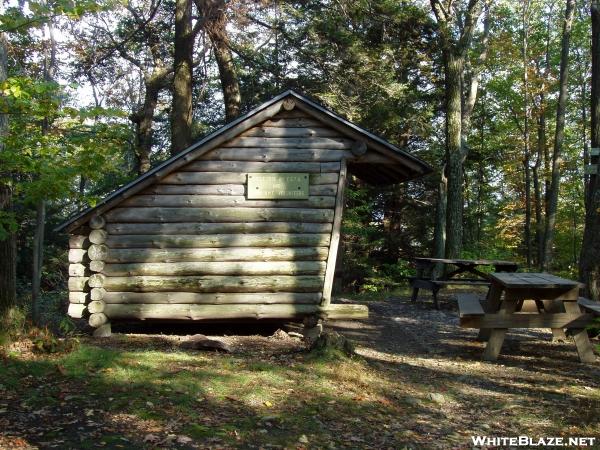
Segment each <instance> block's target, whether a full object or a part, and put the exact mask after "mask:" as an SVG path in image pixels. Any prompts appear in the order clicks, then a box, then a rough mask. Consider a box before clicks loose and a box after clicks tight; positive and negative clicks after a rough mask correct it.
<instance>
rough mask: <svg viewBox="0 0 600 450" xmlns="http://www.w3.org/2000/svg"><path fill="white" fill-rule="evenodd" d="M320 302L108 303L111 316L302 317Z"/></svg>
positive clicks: (107, 311)
mask: <svg viewBox="0 0 600 450" xmlns="http://www.w3.org/2000/svg"><path fill="white" fill-rule="evenodd" d="M317 310H318V307H317V306H316V305H190V304H170V305H160V304H152V305H146V304H136V305H123V304H121V305H119V304H107V305H106V309H105V313H106V315H107V316H108V317H110V318H111V319H142V320H143V319H171V320H218V319H257V320H260V319H301V318H303V317H305V316H307V315H310V314H314V313H315V312H316V311H317Z"/></svg>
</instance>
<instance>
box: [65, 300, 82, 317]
mask: <svg viewBox="0 0 600 450" xmlns="http://www.w3.org/2000/svg"><path fill="white" fill-rule="evenodd" d="M84 313H85V305H84V304H81V303H69V308H68V309H67V314H68V315H69V317H72V318H73V319H81V318H82V317H83V314H84Z"/></svg>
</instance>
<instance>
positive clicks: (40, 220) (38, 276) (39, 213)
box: [31, 20, 56, 325]
mask: <svg viewBox="0 0 600 450" xmlns="http://www.w3.org/2000/svg"><path fill="white" fill-rule="evenodd" d="M47 27H48V36H49V40H50V43H49V44H50V45H49V47H50V48H49V52H50V53H49V54H46V55H45V61H44V80H45V81H47V82H49V81H53V80H54V75H55V71H56V40H55V39H54V25H53V23H52V20H50V21H49V22H48V24H47ZM50 125H51V123H50V120H49V119H48V118H47V117H45V118H44V119H43V120H42V135H46V134H48V133H49V132H50ZM45 228H46V200H45V198H43V197H42V198H40V199H38V201H37V204H36V227H35V234H34V237H33V261H32V265H33V266H32V270H31V314H32V319H33V323H34V324H36V325H39V318H40V317H39V296H40V287H41V281H42V267H43V265H44V230H45Z"/></svg>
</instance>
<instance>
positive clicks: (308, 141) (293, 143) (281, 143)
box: [223, 136, 354, 150]
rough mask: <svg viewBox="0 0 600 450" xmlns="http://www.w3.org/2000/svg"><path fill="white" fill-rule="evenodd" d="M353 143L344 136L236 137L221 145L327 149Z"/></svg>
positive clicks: (345, 147)
mask: <svg viewBox="0 0 600 450" xmlns="http://www.w3.org/2000/svg"><path fill="white" fill-rule="evenodd" d="M353 143H354V141H353V140H351V139H344V138H325V137H323V138H276V137H273V138H268V137H243V136H242V137H237V138H234V139H232V140H230V141H228V142H225V143H224V144H223V147H259V148H264V147H267V148H323V149H328V150H336V149H350V148H352V144H353Z"/></svg>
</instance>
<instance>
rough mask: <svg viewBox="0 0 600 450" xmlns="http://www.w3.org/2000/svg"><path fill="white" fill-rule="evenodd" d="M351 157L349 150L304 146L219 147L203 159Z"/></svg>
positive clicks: (321, 159) (316, 159)
mask: <svg viewBox="0 0 600 450" xmlns="http://www.w3.org/2000/svg"><path fill="white" fill-rule="evenodd" d="M345 157H346V158H347V157H352V152H350V151H349V150H329V149H305V148H264V147H263V148H237V147H229V148H221V149H218V150H215V151H213V152H211V153H210V154H209V155H208V156H205V157H204V158H203V159H212V160H219V161H258V162H261V161H262V162H294V161H308V162H312V161H314V162H336V161H341V160H342V158H345Z"/></svg>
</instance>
